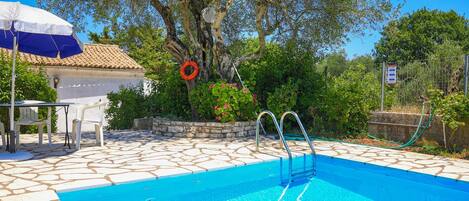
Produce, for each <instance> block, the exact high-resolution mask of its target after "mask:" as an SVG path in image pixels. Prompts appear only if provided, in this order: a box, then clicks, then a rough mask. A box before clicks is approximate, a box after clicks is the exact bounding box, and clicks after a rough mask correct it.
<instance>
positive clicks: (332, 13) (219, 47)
mask: <svg viewBox="0 0 469 201" xmlns="http://www.w3.org/2000/svg"><path fill="white" fill-rule="evenodd" d="M38 2H39V5H40V6H42V7H45V8H47V9H49V10H52V11H53V12H54V13H57V14H59V15H61V16H62V17H65V19H67V20H70V21H72V22H73V24H75V25H77V27H79V28H84V25H85V24H86V23H87V17H88V16H92V18H93V19H94V20H95V22H99V23H103V24H106V25H112V26H116V27H121V26H123V27H128V26H129V25H137V24H142V22H152V25H153V26H155V27H156V26H164V27H165V37H166V40H165V48H166V49H167V51H168V52H169V53H170V54H171V55H172V56H173V57H174V58H175V60H176V61H177V62H178V63H182V62H183V61H184V60H187V59H192V60H196V61H197V62H198V63H199V65H200V66H201V69H202V70H201V76H200V78H199V79H200V80H203V81H208V80H209V79H210V78H211V77H219V78H222V79H224V80H227V81H231V80H232V78H233V76H234V72H233V68H232V67H233V66H238V65H239V64H240V63H242V62H244V61H247V60H251V59H255V58H259V56H260V55H261V54H262V53H263V52H264V49H265V44H266V38H267V37H269V38H270V39H271V40H272V41H276V42H279V43H283V44H284V43H286V42H288V41H290V40H294V41H295V42H296V44H299V45H298V46H299V47H301V48H304V49H307V50H313V51H315V52H317V51H319V50H321V49H322V48H325V47H330V46H334V45H338V44H341V43H342V42H343V39H344V37H345V34H346V33H347V32H350V31H352V32H361V31H362V30H364V28H367V27H375V26H377V25H379V23H380V22H381V21H383V20H386V19H387V18H388V17H389V12H390V11H391V10H392V5H391V4H390V3H389V1H386V0H358V1H329V0H307V1H298V0H286V1H270V0H238V1H234V0H181V1H173V0H161V1H159V0H132V1H128V0H111V1H83V0H81V1H76V0H65V1H63V0H61V1H57V0H39V1H38ZM207 7H211V8H213V9H214V11H215V13H214V16H213V23H209V22H207V21H205V20H204V18H203V16H202V13H203V10H204V9H205V8H207ZM252 35H256V36H257V38H258V40H259V48H258V50H257V51H255V52H252V53H250V54H246V55H240V56H237V57H234V56H233V55H232V54H231V53H230V51H229V50H228V48H227V47H228V46H230V45H231V44H232V43H233V42H236V41H238V40H239V39H243V38H246V37H249V36H252ZM188 86H194V84H193V83H192V84H191V83H189V84H188Z"/></svg>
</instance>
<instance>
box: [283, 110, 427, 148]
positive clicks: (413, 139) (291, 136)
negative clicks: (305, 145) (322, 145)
mask: <svg viewBox="0 0 469 201" xmlns="http://www.w3.org/2000/svg"><path fill="white" fill-rule="evenodd" d="M425 104H426V103H425V102H424V103H423V104H422V113H421V115H420V119H419V123H418V126H417V129H416V130H415V132H414V134H413V135H412V136H411V138H410V139H409V140H408V141H407V142H406V143H404V144H401V145H398V146H389V147H384V148H388V149H403V148H406V147H409V146H412V145H413V144H415V142H417V140H418V139H419V138H420V137H421V136H422V135H423V134H424V132H425V130H426V129H428V128H429V127H430V125H431V124H432V121H433V115H434V110H433V106H430V115H429V116H428V120H427V121H426V122H424V121H423V119H424V117H425V116H426V113H425ZM285 137H286V138H287V139H288V140H304V138H303V137H295V136H294V134H286V135H285ZM311 137H312V138H313V139H315V140H323V141H331V142H345V141H343V140H339V139H333V138H325V137H318V136H311ZM368 137H369V138H372V139H375V140H382V141H390V142H393V143H396V144H398V142H394V141H391V140H384V139H381V138H378V137H376V136H374V135H371V134H368ZM345 143H351V142H345ZM351 144H359V143H351Z"/></svg>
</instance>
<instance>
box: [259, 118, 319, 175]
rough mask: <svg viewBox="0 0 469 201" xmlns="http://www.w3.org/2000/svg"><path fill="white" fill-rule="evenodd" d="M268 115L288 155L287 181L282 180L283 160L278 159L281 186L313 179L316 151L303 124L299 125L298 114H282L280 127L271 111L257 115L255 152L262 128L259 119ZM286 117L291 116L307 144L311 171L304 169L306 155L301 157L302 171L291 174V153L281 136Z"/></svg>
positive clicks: (283, 137)
mask: <svg viewBox="0 0 469 201" xmlns="http://www.w3.org/2000/svg"><path fill="white" fill-rule="evenodd" d="M266 114H267V115H269V116H270V117H271V118H272V121H273V122H274V125H275V128H276V130H277V133H278V135H279V137H280V141H281V144H283V147H284V148H285V150H286V151H287V154H288V177H287V180H286V181H285V180H284V179H283V167H282V166H283V160H282V159H280V162H281V163H280V174H281V175H280V177H281V182H282V184H284V183H286V182H288V183H290V182H292V181H295V180H296V179H304V178H308V177H313V176H314V175H316V151H315V150H314V145H313V143H312V142H311V140H310V138H309V136H308V133H306V130H305V128H304V126H303V123H301V120H300V117H299V116H298V114H297V113H296V112H293V111H287V112H284V113H283V114H282V117H281V118H280V125H279V123H278V122H277V118H276V117H275V115H274V114H273V113H272V112H271V111H268V110H266V111H262V112H261V113H259V115H258V116H257V121H256V150H257V151H259V142H260V136H259V131H260V127H261V126H262V122H261V118H262V116H264V115H266ZM287 115H292V116H293V117H294V118H295V120H296V122H297V123H298V126H299V127H300V130H301V132H302V134H303V137H304V138H305V140H306V142H307V143H308V146H309V148H310V149H311V154H312V157H311V158H312V169H311V170H307V168H306V158H307V156H306V154H304V155H303V171H299V172H293V157H292V153H291V150H290V147H289V146H288V144H287V140H286V139H285V136H284V135H283V126H284V120H285V117H286V116H287Z"/></svg>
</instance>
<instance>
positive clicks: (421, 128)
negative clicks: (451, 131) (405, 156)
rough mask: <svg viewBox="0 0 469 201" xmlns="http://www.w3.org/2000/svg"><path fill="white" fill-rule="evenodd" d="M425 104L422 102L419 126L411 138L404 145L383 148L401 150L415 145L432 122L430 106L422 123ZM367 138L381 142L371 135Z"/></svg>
mask: <svg viewBox="0 0 469 201" xmlns="http://www.w3.org/2000/svg"><path fill="white" fill-rule="evenodd" d="M425 103H426V102H424V103H423V104H422V113H421V115H420V119H419V124H418V126H417V129H416V130H415V132H414V134H413V135H412V136H411V138H410V139H409V140H408V141H407V142H406V143H404V144H401V145H399V146H391V147H385V148H389V149H403V148H406V147H409V146H412V145H413V144H415V142H417V140H418V139H419V138H420V137H421V136H422V135H423V134H424V133H425V130H426V129H427V128H429V127H430V125H431V124H432V121H433V115H434V110H433V107H432V106H430V115H429V116H428V120H427V122H426V124H425V125H424V123H423V118H424V117H425V115H426V114H425ZM368 137H370V138H372V139H377V140H381V139H379V138H378V137H376V136H374V135H371V134H368Z"/></svg>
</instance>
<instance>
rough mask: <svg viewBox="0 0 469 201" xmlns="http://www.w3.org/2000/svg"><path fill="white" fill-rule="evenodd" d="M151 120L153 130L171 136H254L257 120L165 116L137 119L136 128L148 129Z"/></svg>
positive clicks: (157, 133)
mask: <svg viewBox="0 0 469 201" xmlns="http://www.w3.org/2000/svg"><path fill="white" fill-rule="evenodd" d="M149 122H152V125H151V130H152V131H153V133H154V134H156V135H163V136H169V137H190V138H235V137H246V136H254V135H255V134H256V122H255V121H248V122H233V123H218V122H186V121H172V120H168V119H165V118H160V117H156V118H143V119H135V121H134V129H143V130H148V129H150V127H149V125H148V124H149Z"/></svg>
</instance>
